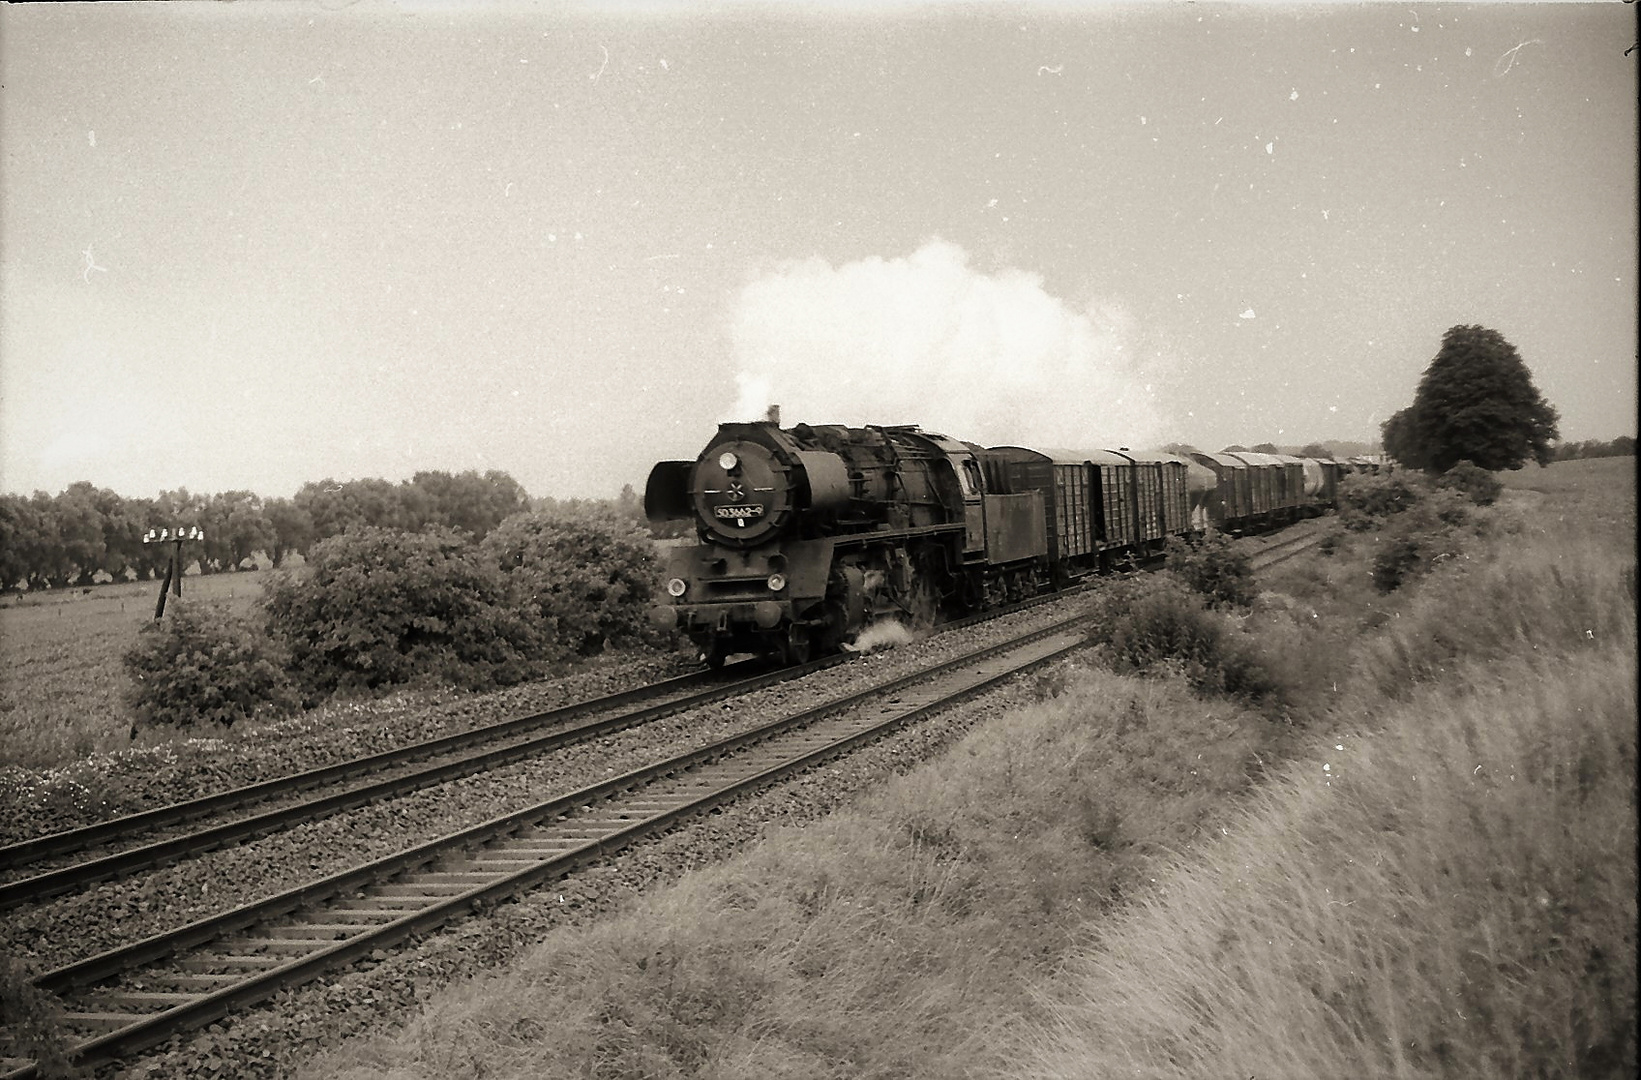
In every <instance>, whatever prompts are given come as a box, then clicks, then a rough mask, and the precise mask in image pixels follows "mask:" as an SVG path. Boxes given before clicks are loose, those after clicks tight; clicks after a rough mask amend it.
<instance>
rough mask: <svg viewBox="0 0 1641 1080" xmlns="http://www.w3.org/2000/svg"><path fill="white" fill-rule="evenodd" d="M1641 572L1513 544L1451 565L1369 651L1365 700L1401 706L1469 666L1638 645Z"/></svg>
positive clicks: (1606, 557)
mask: <svg viewBox="0 0 1641 1080" xmlns="http://www.w3.org/2000/svg"><path fill="white" fill-rule="evenodd" d="M1635 616H1636V589H1635V563H1634V561H1633V558H1624V557H1618V556H1615V555H1614V553H1613V552H1612V551H1611V549H1610V548H1608V547H1606V546H1602V545H1596V544H1590V543H1580V542H1577V541H1566V542H1562V543H1558V544H1556V545H1555V546H1554V548H1553V549H1548V548H1547V545H1544V544H1542V543H1532V542H1528V543H1526V544H1511V545H1509V546H1505V547H1503V548H1502V550H1499V551H1497V553H1496V554H1494V555H1493V556H1492V557H1491V558H1485V559H1484V558H1481V557H1478V558H1474V559H1472V558H1468V557H1459V558H1455V559H1451V560H1448V561H1447V563H1446V565H1444V566H1442V567H1441V568H1440V569H1439V570H1438V571H1437V572H1436V573H1434V574H1433V575H1432V576H1431V578H1430V580H1429V581H1428V582H1426V583H1425V585H1424V587H1423V588H1422V589H1421V590H1420V592H1419V595H1418V596H1417V597H1415V598H1414V599H1413V600H1412V601H1411V602H1410V603H1409V604H1408V605H1407V606H1405V607H1404V608H1402V609H1401V610H1400V611H1398V612H1397V617H1396V618H1395V619H1393V620H1391V621H1390V622H1388V623H1387V624H1386V625H1385V626H1384V628H1383V630H1382V631H1381V632H1380V633H1379V634H1378V635H1376V636H1375V637H1373V638H1372V639H1370V640H1368V641H1366V642H1364V643H1363V644H1362V645H1361V647H1360V650H1359V655H1358V658H1357V661H1356V675H1357V678H1358V682H1359V685H1360V690H1359V692H1361V693H1365V694H1367V695H1369V696H1372V695H1382V696H1386V697H1400V696H1404V695H1405V694H1406V693H1407V692H1409V691H1410V690H1411V689H1412V687H1413V686H1414V685H1416V684H1418V683H1421V682H1428V681H1431V680H1433V679H1439V678H1441V677H1442V676H1443V675H1445V674H1446V673H1448V672H1450V671H1452V670H1454V669H1455V668H1456V667H1457V665H1458V664H1459V662H1460V661H1462V660H1464V659H1466V658H1476V659H1502V658H1505V657H1515V656H1522V657H1531V656H1533V655H1534V654H1542V655H1552V654H1554V655H1561V654H1578V653H1585V652H1592V651H1605V650H1607V649H1608V648H1609V647H1610V645H1611V644H1612V643H1613V642H1617V641H1626V640H1628V641H1631V642H1633V641H1634V638H1635Z"/></svg>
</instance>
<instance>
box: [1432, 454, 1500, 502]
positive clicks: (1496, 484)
mask: <svg viewBox="0 0 1641 1080" xmlns="http://www.w3.org/2000/svg"><path fill="white" fill-rule="evenodd" d="M1436 485H1437V486H1438V487H1443V488H1450V489H1451V490H1453V491H1457V492H1458V493H1459V494H1461V495H1464V496H1465V497H1467V498H1468V499H1469V500H1470V501H1471V502H1473V503H1475V504H1476V505H1477V506H1492V505H1493V503H1494V502H1495V501H1497V499H1498V497H1499V492H1501V491H1503V490H1504V484H1503V483H1502V482H1501V481H1500V480H1499V478H1498V477H1497V476H1494V475H1493V474H1492V473H1490V472H1488V471H1487V470H1486V469H1483V468H1480V467H1478V466H1476V465H1472V464H1471V463H1470V462H1468V461H1461V462H1459V463H1458V464H1457V465H1455V466H1453V467H1452V468H1451V469H1448V470H1447V471H1446V472H1444V473H1442V475H1441V476H1439V477H1437V479H1436Z"/></svg>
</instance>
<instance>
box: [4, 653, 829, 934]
mask: <svg viewBox="0 0 1641 1080" xmlns="http://www.w3.org/2000/svg"><path fill="white" fill-rule="evenodd" d="M845 659H846V658H844V657H839V656H831V657H822V658H821V659H819V660H815V661H811V662H810V663H808V664H805V665H802V666H801V667H793V668H780V669H775V670H771V671H764V672H760V673H759V674H756V675H751V676H748V677H746V678H742V679H736V680H733V681H729V682H725V681H722V680H717V681H714V680H713V679H712V678H711V677H710V675H709V673H692V674H690V675H684V676H679V677H677V678H674V679H668V680H664V681H663V682H660V683H654V684H651V685H650V686H647V687H641V688H639V689H637V690H633V691H624V692H622V693H618V694H611V695H607V696H605V697H602V698H595V699H591V700H589V701H586V702H580V703H577V704H575V705H571V706H566V707H565V708H563V709H558V710H553V711H551V712H547V713H539V714H536V715H535V716H531V717H522V718H520V719H518V720H513V721H508V722H507V723H504V724H500V725H493V726H492V727H490V728H484V729H475V730H474V731H472V732H462V733H460V734H458V735H452V736H446V737H444V738H441V739H436V740H430V741H429V742H426V743H418V744H415V745H414V746H410V747H404V748H402V749H401V750H398V751H389V752H387V753H386V754H382V755H375V756H374V757H372V758H366V759H355V760H354V761H352V762H343V763H341V764H342V765H343V766H358V767H357V768H355V769H353V770H351V771H347V772H343V773H342V774H341V775H342V778H344V779H346V778H347V777H348V776H350V775H356V774H357V773H358V772H363V771H372V772H374V771H381V770H382V769H385V768H388V767H391V766H392V765H395V764H400V763H402V762H404V761H406V760H414V759H415V758H418V757H430V756H436V755H437V754H439V753H440V752H441V751H444V752H449V751H450V750H451V749H460V748H461V747H462V746H463V745H471V744H472V743H475V742H484V741H495V740H497V739H501V738H505V737H506V736H507V735H508V734H517V733H518V732H519V731H521V730H525V729H528V728H531V727H539V726H542V725H544V724H548V723H551V722H553V721H554V720H560V721H562V720H566V719H574V718H575V717H577V716H585V715H587V714H588V713H594V712H603V711H605V710H607V709H612V708H613V709H619V708H621V707H622V706H623V705H624V704H626V703H628V702H632V701H642V700H644V699H646V698H655V697H658V696H663V695H664V694H666V693H667V692H669V691H676V690H680V689H687V688H688V687H689V686H692V685H702V684H705V685H706V686H707V689H705V690H700V691H697V692H695V693H687V694H685V696H683V697H677V698H670V699H668V700H666V701H664V702H662V703H660V704H657V705H652V706H648V707H642V706H641V707H639V708H635V709H630V710H628V711H625V712H618V713H616V714H615V715H613V716H605V717H602V718H600V719H597V720H593V721H589V722H587V723H585V724H579V725H577V726H575V727H571V728H565V729H562V730H559V731H553V732H549V733H547V734H545V735H539V736H536V737H535V738H531V739H528V740H526V741H524V742H515V743H508V744H506V745H503V746H500V747H495V748H492V749H489V750H483V751H480V752H478V753H475V754H469V755H467V756H463V757H458V758H455V759H453V760H450V761H445V762H442V763H440V764H437V765H432V766H429V767H428V768H425V769H419V770H417V771H415V772H411V773H406V774H403V775H401V776H395V777H389V778H387V779H384V780H377V781H373V782H371V783H367V784H363V785H359V786H355V787H349V788H344V789H343V790H341V791H338V792H334V793H332V794H330V795H326V796H322V797H320V798H317V799H310V800H307V801H304V802H300V803H296V804H293V805H291V806H287V807H281V808H278V809H274V810H269V811H265V812H263V813H259V814H253V815H251V816H249V817H243V818H238V819H235V820H233V821H229V822H226V823H224V824H221V825H216V826H212V827H210V828H206V829H201V830H198V831H196V832H190V833H186V834H184V835H182V836H176V837H172V838H170V839H167V840H160V841H156V842H154V843H151V844H144V845H142V846H141V847H136V848H131V849H128V850H126V851H121V852H117V853H114V854H111V855H105V856H103V857H101V858H97V859H90V860H87V861H85V862H81V863H76V864H74V865H72V866H67V867H63V868H61V869H58V870H52V871H47V872H46V873H43V874H37V875H34V876H32V877H27V878H20V879H18V880H16V881H12V882H8V883H6V884H3V885H0V911H3V910H6V909H8V908H12V907H16V906H18V905H20V904H25V903H30V902H37V901H40V900H45V899H48V898H50V897H52V896H56V895H59V894H62V893H65V892H68V891H70V890H72V889H74V888H77V887H79V886H82V885H90V884H94V883H96V882H99V881H105V880H109V879H117V878H121V877H126V876H129V875H131V874H134V873H136V872H138V871H141V870H145V869H148V868H150V867H155V866H163V865H166V864H168V863H172V862H176V861H178V860H179V859H182V858H185V857H188V856H191V855H197V854H199V853H201V852H205V851H211V850H213V849H215V848H219V847H224V846H226V845H229V844H232V843H235V842H237V841H243V840H248V839H252V838H255V837H259V836H264V835H267V834H270V833H274V832H278V831H280V830H283V829H288V828H292V827H294V826H296V825H299V824H301V823H302V822H305V821H311V820H313V819H314V818H319V817H324V816H326V815H329V814H336V813H340V812H342V811H344V810H351V809H353V808H355V807H358V806H363V805H365V804H367V803H371V802H375V801H377V800H380V799H386V798H392V797H394V796H398V795H404V794H408V793H410V792H413V791H417V790H420V789H422V788H425V787H431V786H433V785H435V784H442V783H445V782H447V781H450V780H455V779H459V778H461V777H464V776H470V775H472V774H474V773H478V772H483V771H486V770H490V769H496V768H500V767H502V766H504V765H507V764H510V763H512V762H514V761H518V760H521V759H523V758H526V757H530V756H532V755H536V754H542V753H547V752H549V751H553V750H559V749H562V748H564V747H566V746H572V745H575V744H577V743H582V742H586V741H587V740H589V739H595V738H598V737H600V736H603V735H609V734H612V733H614V732H617V731H621V730H624V729H626V728H629V727H636V726H638V725H639V724H647V723H651V722H653V721H655V720H658V719H661V718H662V717H665V716H670V715H673V714H674V713H678V712H682V711H685V710H687V709H693V708H699V707H701V706H702V705H707V704H710V703H712V702H714V701H719V700H722V699H723V698H726V697H735V696H737V695H740V694H745V693H751V692H753V691H755V690H761V689H763V688H765V687H767V686H772V685H774V684H776V683H780V682H784V681H787V680H789V679H795V678H798V677H799V676H802V675H806V674H809V673H811V672H814V671H819V670H823V669H824V668H827V667H831V666H834V665H836V664H839V663H842V662H843V661H844V660H845ZM736 666H737V667H739V666H740V665H736ZM485 734H488V735H489V736H490V738H489V739H485V738H483V735H485ZM418 749H421V750H423V752H422V753H419V754H413V753H407V751H414V750H418ZM378 758H388V759H390V760H388V761H387V762H386V763H384V764H377V765H375V766H373V767H372V768H370V769H368V770H366V769H365V768H363V766H360V764H359V763H360V762H366V761H375V760H377V759H378ZM331 768H335V767H329V768H327V769H320V770H314V771H313V772H329V771H331ZM312 775H313V773H298V774H296V775H295V776H293V777H288V778H285V780H286V786H285V788H284V789H283V790H284V792H285V793H287V794H293V793H295V792H298V791H301V790H304V789H305V788H309V787H313V786H315V785H316V784H320V783H323V779H320V780H313V779H310V778H311V777H312ZM270 783H271V782H270ZM255 786H256V787H260V788H266V787H268V784H259V785H255ZM238 790H240V791H244V790H246V789H243V788H241V789H238ZM228 794H232V792H230V793H228ZM184 805H186V804H184Z"/></svg>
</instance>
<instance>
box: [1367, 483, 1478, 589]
mask: <svg viewBox="0 0 1641 1080" xmlns="http://www.w3.org/2000/svg"><path fill="white" fill-rule="evenodd" d="M1468 505H1469V504H1468V503H1467V502H1466V500H1465V498H1464V497H1463V496H1462V495H1459V494H1457V493H1455V492H1452V491H1434V492H1431V493H1430V494H1429V495H1427V496H1426V497H1425V498H1424V499H1422V500H1421V501H1420V502H1419V504H1418V505H1417V506H1415V507H1414V508H1413V509H1412V510H1410V511H1408V512H1407V513H1405V514H1403V515H1401V516H1400V517H1399V518H1397V519H1396V520H1395V521H1394V522H1393V523H1391V524H1390V525H1389V526H1388V527H1387V528H1386V529H1385V531H1384V533H1383V534H1382V535H1381V536H1380V537H1379V546H1378V550H1377V551H1376V553H1375V554H1374V556H1373V584H1374V587H1375V588H1377V589H1378V590H1379V591H1380V592H1386V593H1388V592H1394V591H1395V590H1396V589H1398V588H1400V587H1401V586H1403V585H1405V584H1406V583H1407V582H1408V581H1409V580H1411V579H1412V578H1414V577H1416V576H1418V575H1419V574H1422V573H1424V572H1425V571H1426V570H1429V569H1430V568H1431V567H1432V566H1434V565H1435V564H1436V563H1437V562H1439V561H1441V560H1442V559H1448V558H1452V557H1453V556H1454V555H1457V554H1458V553H1459V550H1460V546H1461V545H1460V540H1461V538H1460V536H1459V533H1458V529H1459V527H1460V526H1462V525H1464V524H1465V523H1466V522H1467V521H1468V520H1469V518H1470V512H1469V510H1468V508H1467V507H1468Z"/></svg>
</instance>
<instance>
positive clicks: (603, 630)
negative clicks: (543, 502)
mask: <svg viewBox="0 0 1641 1080" xmlns="http://www.w3.org/2000/svg"><path fill="white" fill-rule="evenodd" d="M483 552H484V558H485V560H486V562H487V564H488V565H489V566H491V567H493V568H495V569H496V570H498V571H500V572H501V573H502V574H503V575H504V576H505V578H506V580H507V583H508V589H509V593H510V595H511V596H512V597H513V598H514V602H515V603H517V604H519V605H520V606H521V607H522V608H523V609H525V610H527V611H528V612H530V614H531V617H532V618H533V619H534V620H535V622H536V623H537V626H538V630H539V632H540V633H541V634H542V635H543V636H544V637H546V638H547V639H549V640H553V641H556V642H557V647H558V648H559V649H560V650H561V651H562V652H564V653H567V654H575V655H581V656H590V655H593V654H595V653H598V652H600V651H602V650H603V649H604V647H605V646H606V645H626V644H632V643H636V642H640V641H647V640H650V639H651V637H652V634H653V633H654V631H653V629H652V627H651V624H650V623H649V621H648V619H647V618H646V612H647V611H648V609H649V607H650V605H651V603H652V602H653V598H654V596H655V590H656V586H657V584H658V579H657V572H658V571H657V568H656V559H655V546H654V543H653V542H652V541H651V540H650V537H649V534H648V533H647V532H646V531H645V530H644V529H643V528H642V527H641V526H639V525H638V524H637V523H636V522H634V521H631V520H626V519H622V518H619V517H616V516H615V515H614V514H605V513H599V512H587V511H583V512H581V513H578V514H573V515H571V514H563V513H556V512H551V511H537V512H532V513H524V514H514V515H513V516H512V517H510V518H508V519H507V520H506V521H503V522H502V523H501V524H500V525H499V526H497V527H496V529H495V531H494V532H492V533H490V535H489V536H486V537H485V538H484V544H483Z"/></svg>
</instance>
